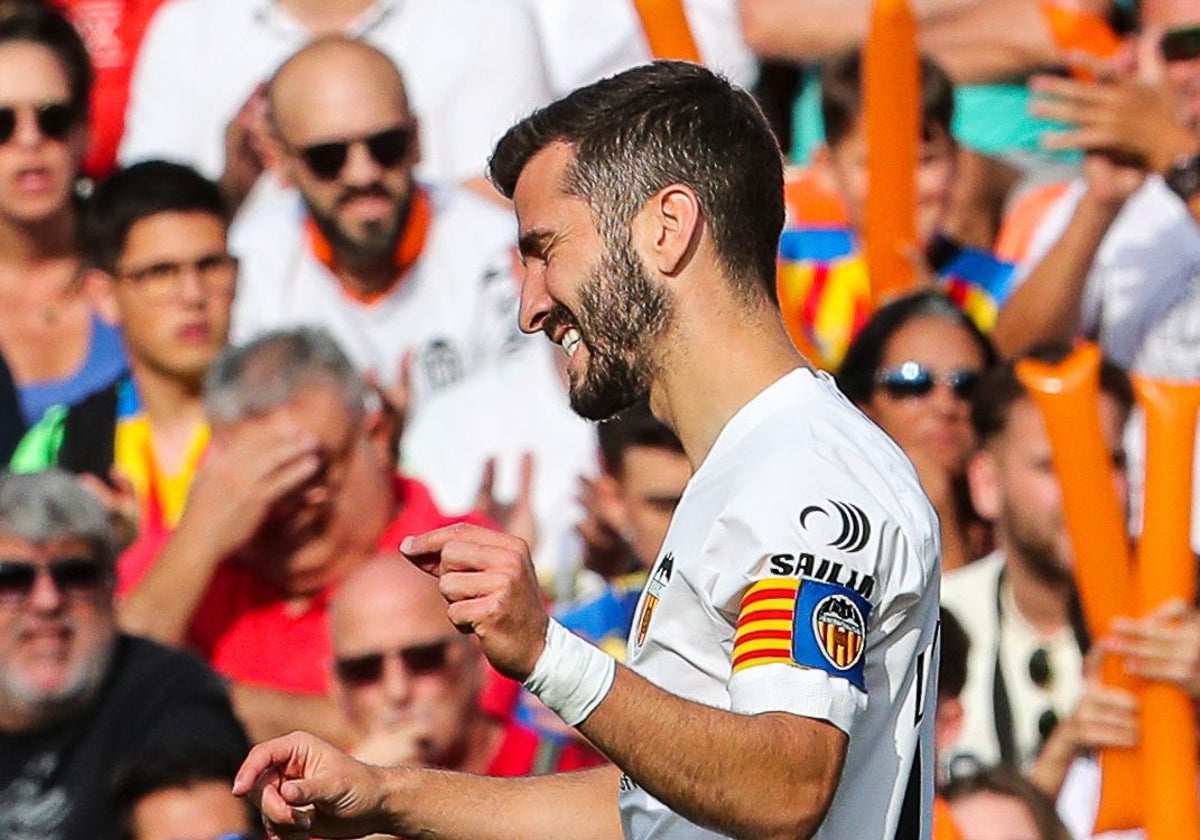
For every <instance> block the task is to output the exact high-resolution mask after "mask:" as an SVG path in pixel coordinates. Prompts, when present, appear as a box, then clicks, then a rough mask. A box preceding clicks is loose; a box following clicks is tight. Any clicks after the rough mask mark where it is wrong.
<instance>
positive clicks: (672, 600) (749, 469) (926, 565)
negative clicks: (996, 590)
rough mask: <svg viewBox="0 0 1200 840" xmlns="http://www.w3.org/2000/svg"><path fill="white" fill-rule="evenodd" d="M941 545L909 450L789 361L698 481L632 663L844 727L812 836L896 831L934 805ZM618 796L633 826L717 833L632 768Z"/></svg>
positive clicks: (659, 681) (664, 834)
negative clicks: (672, 805)
mask: <svg viewBox="0 0 1200 840" xmlns="http://www.w3.org/2000/svg"><path fill="white" fill-rule="evenodd" d="M939 552H940V545H939V541H938V525H937V518H936V516H935V514H934V513H933V509H932V508H931V507H930V505H929V502H928V500H927V499H926V498H925V495H924V494H923V493H922V491H921V486H920V483H919V481H918V479H917V475H916V472H915V471H914V470H913V468H912V465H911V464H910V463H909V461H908V459H907V458H906V457H905V456H904V455H903V453H901V451H900V450H899V448H898V447H897V446H896V445H895V444H894V443H893V442H892V440H891V439H890V438H888V437H887V436H886V435H885V434H884V433H883V432H881V431H880V430H879V429H878V427H876V426H875V425H874V424H872V423H871V422H870V421H869V420H867V419H866V418H865V417H864V416H863V415H862V414H861V413H860V412H859V411H858V410H857V409H855V408H854V407H853V406H852V405H851V404H850V403H849V402H848V401H847V400H846V399H845V398H844V397H843V396H842V395H841V394H840V392H838V390H837V388H836V386H834V384H833V381H832V379H830V378H829V377H828V376H827V375H825V374H819V375H818V374H813V373H811V372H809V371H807V370H803V369H801V370H797V371H794V372H792V373H790V374H788V375H787V376H785V377H784V378H783V379H781V380H779V381H778V382H776V383H775V384H773V385H771V386H770V387H769V388H767V389H766V390H765V391H763V392H762V393H761V394H759V395H758V396H757V397H755V398H754V399H753V400H751V401H750V402H749V403H748V404H747V405H746V406H744V407H743V408H742V409H741V410H740V411H739V412H738V413H737V414H736V415H735V416H734V417H733V418H732V419H731V420H730V421H729V422H728V423H727V424H726V426H725V428H724V429H723V430H722V431H721V433H720V435H719V436H718V438H717V440H716V443H715V444H714V445H713V448H712V450H711V451H710V452H709V454H708V457H707V458H706V459H705V461H704V463H703V464H702V465H701V466H700V468H699V469H698V470H697V471H696V473H695V475H694V476H693V477H692V479H691V481H690V482H688V485H687V488H686V490H685V491H684V494H683V498H682V500H681V501H680V504H679V507H678V508H677V509H676V512H675V517H674V519H673V520H672V522H671V526H670V529H669V531H668V532H667V536H666V540H665V541H664V544H663V547H662V550H661V554H660V556H659V558H658V560H657V562H656V563H655V565H654V567H653V569H652V571H651V573H650V580H649V582H648V583H647V586H646V589H645V591H644V592H643V594H642V599H641V601H640V603H639V604H638V608H637V612H636V613H635V617H634V622H633V627H632V629H631V632H630V636H629V647H628V653H627V659H626V661H627V662H628V664H629V665H630V667H632V668H633V670H634V671H636V672H637V673H639V674H641V675H642V676H643V677H645V678H646V679H648V680H650V681H651V682H653V683H655V684H656V685H659V686H661V687H663V688H665V689H667V690H668V691H671V692H672V693H674V694H677V695H679V696H681V697H685V698H687V699H690V700H693V701H696V702H699V703H704V704H706V705H709V706H714V707H717V708H720V709H729V710H731V711H734V712H738V713H742V714H758V713H762V712H769V711H784V712H791V713H793V714H796V715H801V716H803V717H810V718H816V719H819V720H824V721H829V722H830V723H832V724H833V725H835V726H837V727H838V728H839V729H841V730H843V731H845V732H847V733H849V735H850V745H849V751H848V754H847V757H846V764H845V769H844V771H843V773H842V777H841V781H840V783H839V784H838V788H837V792H836V793H835V795H834V798H833V803H832V805H831V806H830V809H829V813H828V814H827V816H826V817H825V820H824V822H823V823H822V824H821V827H820V829H818V831H817V834H816V837H817V838H820V840H832V838H845V839H846V840H850V839H851V838H853V840H875V839H876V838H878V840H884V838H886V840H891V838H892V837H893V836H894V835H895V833H896V829H897V825H898V823H899V822H900V819H901V811H902V809H904V811H905V812H906V813H905V823H906V824H911V823H909V820H910V819H912V818H914V817H920V816H921V815H924V814H928V813H930V809H931V808H932V799H933V778H934V772H933V769H934V768H933V713H934V703H935V700H936V698H935V694H936V691H935V690H934V686H935V685H936V669H937V654H936V649H935V637H936V633H937V621H938V578H939V571H938V566H939ZM910 772H911V773H913V774H915V775H916V776H917V779H918V780H919V783H917V784H915V785H914V787H913V788H912V789H911V790H909V782H910ZM762 783H763V784H770V780H769V779H763V780H762ZM906 791H907V792H908V796H909V797H912V799H911V800H909V801H907V802H906V801H905V800H906V798H907V797H906ZM917 794H919V796H918V795H917ZM620 805H621V819H622V822H623V824H624V828H625V836H626V837H627V838H631V840H647V839H648V838H655V840H657V839H658V838H671V839H672V840H674V838H685V837H686V838H698V837H712V836H716V835H714V834H713V833H712V832H710V831H707V830H705V829H701V828H699V827H698V826H696V825H694V824H692V823H689V822H688V821H686V820H685V819H684V818H683V817H681V816H679V815H678V814H675V813H673V812H671V811H670V810H669V809H668V808H667V807H666V806H665V805H663V804H662V803H660V802H658V801H657V800H655V799H654V798H653V797H651V796H650V795H649V794H648V793H647V792H646V791H645V790H643V789H642V788H641V787H640V786H639V785H638V784H637V783H636V781H634V780H631V779H629V778H628V777H625V778H623V779H622V781H621V794H620ZM914 811H915V813H913V812H914ZM917 824H918V825H919V826H920V836H925V837H927V836H929V835H928V833H929V830H930V828H929V825H928V821H927V820H925V819H924V818H923V817H921V819H920V820H919V822H918V823H917Z"/></svg>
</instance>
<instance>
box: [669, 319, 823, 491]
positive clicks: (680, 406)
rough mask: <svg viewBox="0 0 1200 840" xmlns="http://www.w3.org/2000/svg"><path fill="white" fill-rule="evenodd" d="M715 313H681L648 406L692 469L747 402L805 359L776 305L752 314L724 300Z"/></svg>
mask: <svg viewBox="0 0 1200 840" xmlns="http://www.w3.org/2000/svg"><path fill="white" fill-rule="evenodd" d="M710 303H712V302H711V298H710ZM739 306H740V307H741V308H740V310H739V308H738V307H739ZM713 310H715V317H701V318H689V317H688V316H687V315H686V314H684V313H681V317H679V318H678V320H677V322H676V326H675V328H674V329H673V330H672V332H673V334H672V335H670V336H667V337H666V341H665V342H664V346H666V350H665V351H664V353H663V356H662V358H661V359H660V369H659V374H658V376H657V377H656V378H655V382H654V384H653V387H652V388H651V392H650V407H651V409H652V410H653V412H654V414H655V415H656V416H657V417H658V418H659V419H661V420H662V421H663V422H664V423H666V424H667V425H668V426H670V427H671V428H672V429H673V430H674V431H675V434H676V435H677V436H678V437H679V440H680V442H682V444H683V449H684V452H686V453H687V456H688V461H689V462H691V465H692V471H693V472H694V471H695V470H697V469H698V468H699V467H700V464H701V463H703V462H704V459H705V458H706V457H707V456H708V453H709V450H711V449H712V446H713V444H714V443H715V442H716V440H717V437H718V436H719V435H720V433H721V430H722V429H724V428H725V425H726V424H727V423H728V422H729V420H730V419H731V418H732V417H733V416H734V415H735V414H737V413H738V411H740V410H741V408H742V407H743V406H745V405H746V404H747V403H748V402H750V401H751V400H753V399H754V398H755V397H756V396H758V395H759V394H760V393H762V392H763V391H764V390H766V388H767V387H769V386H770V385H772V384H773V383H775V382H777V381H778V380H779V379H780V378H782V377H783V376H785V375H786V374H788V373H790V372H791V371H793V370H795V369H796V368H797V367H801V366H802V365H804V364H805V360H804V358H803V357H802V356H801V355H800V354H799V353H798V352H797V351H796V348H795V347H794V346H792V343H791V341H790V340H789V339H788V337H787V333H786V332H785V331H784V329H783V324H782V323H781V322H780V321H779V316H778V312H777V311H776V310H775V309H773V308H772V307H769V306H766V305H764V306H763V307H762V308H761V310H760V311H751V312H749V314H747V308H746V306H745V304H744V303H742V302H741V301H734V300H732V299H726V300H724V301H721V302H719V303H715V304H714V305H713ZM722 310H723V311H722Z"/></svg>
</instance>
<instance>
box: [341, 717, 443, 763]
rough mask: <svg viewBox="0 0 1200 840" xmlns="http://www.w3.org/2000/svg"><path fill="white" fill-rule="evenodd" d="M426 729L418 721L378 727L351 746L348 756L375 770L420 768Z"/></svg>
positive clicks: (426, 737)
mask: <svg viewBox="0 0 1200 840" xmlns="http://www.w3.org/2000/svg"><path fill="white" fill-rule="evenodd" d="M428 738H429V727H428V725H427V724H424V723H421V722H419V721H408V722H406V723H402V724H394V725H391V726H386V727H380V728H378V729H376V730H374V731H372V732H370V733H369V734H368V735H367V736H366V737H365V738H363V739H362V740H361V741H359V742H358V743H357V744H355V745H354V749H353V751H352V752H351V755H353V756H354V758H356V759H358V760H359V761H362V762H364V763H366V764H371V765H374V766H376V767H399V766H400V765H402V764H420V763H421V756H422V746H423V744H424V743H425V741H426V740H427V739H428Z"/></svg>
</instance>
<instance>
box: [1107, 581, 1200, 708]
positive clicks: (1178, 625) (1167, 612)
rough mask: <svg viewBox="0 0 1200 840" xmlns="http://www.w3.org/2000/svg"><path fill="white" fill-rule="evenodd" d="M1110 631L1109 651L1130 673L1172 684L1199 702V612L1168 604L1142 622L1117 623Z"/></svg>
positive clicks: (1181, 604) (1178, 602)
mask: <svg viewBox="0 0 1200 840" xmlns="http://www.w3.org/2000/svg"><path fill="white" fill-rule="evenodd" d="M1113 627H1114V635H1113V638H1112V640H1111V645H1112V648H1113V650H1115V651H1116V652H1117V653H1118V654H1120V655H1121V656H1122V657H1124V659H1125V667H1126V668H1127V669H1128V670H1129V672H1130V673H1132V674H1136V675H1137V676H1139V677H1142V678H1143V679H1147V680H1156V681H1158V682H1167V683H1172V684H1173V685H1177V686H1179V687H1180V688H1182V689H1183V690H1184V691H1186V692H1187V693H1188V695H1190V696H1191V697H1192V699H1194V700H1200V612H1197V611H1196V610H1195V609H1193V608H1191V607H1189V606H1188V605H1187V604H1185V603H1183V602H1182V601H1169V602H1168V603H1166V604H1163V605H1162V606H1161V607H1159V608H1158V609H1156V610H1154V611H1153V612H1151V613H1150V614H1149V615H1147V616H1145V617H1144V618H1141V619H1130V618H1120V619H1117V620H1116V622H1115V623H1114V625H1113Z"/></svg>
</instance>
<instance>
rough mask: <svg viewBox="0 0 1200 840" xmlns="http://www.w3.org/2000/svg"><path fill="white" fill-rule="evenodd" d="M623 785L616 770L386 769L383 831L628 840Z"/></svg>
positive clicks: (509, 839)
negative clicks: (478, 772)
mask: <svg viewBox="0 0 1200 840" xmlns="http://www.w3.org/2000/svg"><path fill="white" fill-rule="evenodd" d="M619 780H620V771H619V770H617V769H616V768H615V767H611V766H610V767H599V768H596V769H594V770H584V771H580V772H576V773H559V774H555V775H552V776H536V777H526V778H520V779H499V778H494V777H487V776H472V775H467V774H464V773H448V772H444V771H440V770H418V769H408V768H405V769H396V770H391V771H386V776H385V787H386V789H385V792H384V796H383V809H384V811H385V812H386V813H387V814H388V815H389V819H388V820H387V822H386V824H385V825H382V826H381V829H383V830H386V831H388V832H390V833H392V834H395V835H398V836H401V837H413V838H430V840H433V838H436V840H622V838H623V833H622V830H621V821H620V818H619V815H618V810H617V790H618V784H619ZM483 803H486V805H484V804H483ZM497 815H499V818H498V816H497Z"/></svg>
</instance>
